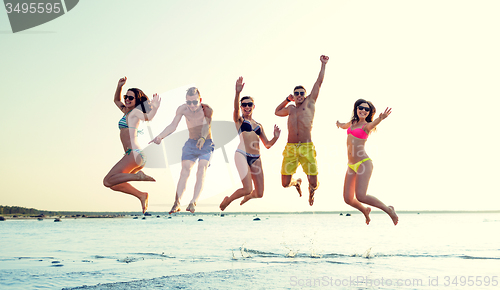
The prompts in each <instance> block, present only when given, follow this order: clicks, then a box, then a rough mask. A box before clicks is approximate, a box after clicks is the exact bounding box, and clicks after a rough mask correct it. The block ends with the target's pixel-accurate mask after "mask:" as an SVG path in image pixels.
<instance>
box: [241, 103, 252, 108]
mask: <svg viewBox="0 0 500 290" xmlns="http://www.w3.org/2000/svg"><path fill="white" fill-rule="evenodd" d="M241 106H242V107H243V108H244V107H253V103H252V102H248V103H241Z"/></svg>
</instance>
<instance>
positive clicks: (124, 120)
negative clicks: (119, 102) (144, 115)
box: [118, 112, 130, 129]
mask: <svg viewBox="0 0 500 290" xmlns="http://www.w3.org/2000/svg"><path fill="white" fill-rule="evenodd" d="M128 113H130V112H128ZM128 113H126V114H125V115H123V117H122V118H121V119H120V121H119V122H118V129H126V128H128V124H127V115H128Z"/></svg>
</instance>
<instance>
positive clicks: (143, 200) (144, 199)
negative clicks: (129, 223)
mask: <svg viewBox="0 0 500 290" xmlns="http://www.w3.org/2000/svg"><path fill="white" fill-rule="evenodd" d="M144 194H145V195H144V196H143V197H142V198H139V200H140V201H141V206H142V213H143V214H144V213H145V212H146V211H147V210H148V198H149V194H148V193H147V192H145V193H144Z"/></svg>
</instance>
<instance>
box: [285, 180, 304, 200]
mask: <svg viewBox="0 0 500 290" xmlns="http://www.w3.org/2000/svg"><path fill="white" fill-rule="evenodd" d="M301 184H302V179H300V178H298V179H297V180H295V179H293V178H292V175H281V185H282V186H283V187H284V188H287V187H290V186H295V188H296V189H297V192H298V193H299V196H300V197H302V190H301V189H300V185H301Z"/></svg>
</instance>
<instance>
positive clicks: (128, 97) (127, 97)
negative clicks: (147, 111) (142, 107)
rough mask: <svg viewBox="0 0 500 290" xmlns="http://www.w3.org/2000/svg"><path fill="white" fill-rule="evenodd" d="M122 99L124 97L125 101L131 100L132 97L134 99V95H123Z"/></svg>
mask: <svg viewBox="0 0 500 290" xmlns="http://www.w3.org/2000/svg"><path fill="white" fill-rule="evenodd" d="M123 99H124V100H125V101H126V100H131V101H132V100H133V99H135V97H134V96H127V95H123Z"/></svg>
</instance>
